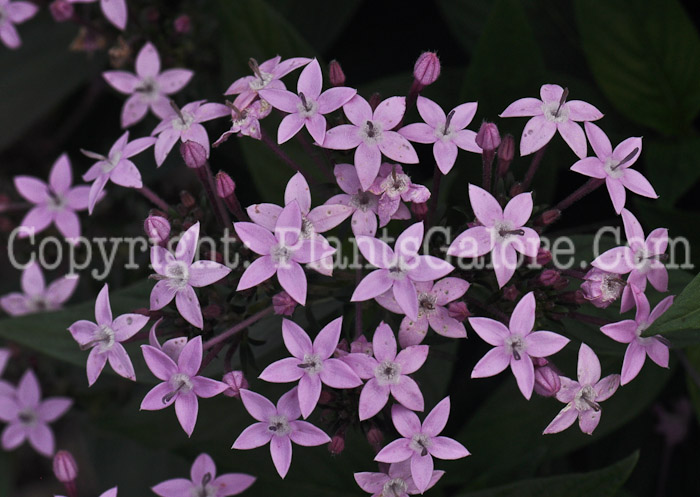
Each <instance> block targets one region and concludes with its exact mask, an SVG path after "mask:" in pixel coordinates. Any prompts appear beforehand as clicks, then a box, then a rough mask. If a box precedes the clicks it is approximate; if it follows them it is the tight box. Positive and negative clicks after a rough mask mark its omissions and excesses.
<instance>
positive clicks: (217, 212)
mask: <svg viewBox="0 0 700 497" xmlns="http://www.w3.org/2000/svg"><path fill="white" fill-rule="evenodd" d="M195 172H196V173H197V177H198V178H199V181H200V182H201V183H202V186H203V187H204V192H205V193H206V195H207V198H208V199H209V203H210V204H211V205H212V207H213V208H214V216H216V220H217V221H218V222H219V225H221V227H222V228H223V229H227V228H228V227H229V226H231V218H230V217H229V215H228V211H227V210H226V208H225V207H224V203H223V201H222V200H221V198H219V196H218V195H217V194H216V184H215V183H214V175H213V174H212V172H211V168H210V167H209V162H205V163H204V164H203V165H202V166H201V167H197V168H195Z"/></svg>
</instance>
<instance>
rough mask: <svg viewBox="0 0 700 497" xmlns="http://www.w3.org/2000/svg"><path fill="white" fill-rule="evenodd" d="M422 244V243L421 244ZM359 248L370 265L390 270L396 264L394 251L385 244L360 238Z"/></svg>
mask: <svg viewBox="0 0 700 497" xmlns="http://www.w3.org/2000/svg"><path fill="white" fill-rule="evenodd" d="M419 243H420V242H419ZM357 247H358V248H359V249H360V252H361V253H362V255H363V256H364V257H365V259H367V260H368V261H369V263H370V264H372V265H373V266H376V267H378V268H388V267H389V266H390V265H391V264H392V263H393V262H394V258H395V256H394V251H393V250H392V249H391V247H389V245H387V244H386V243H385V242H383V241H381V240H379V239H378V238H374V237H370V236H358V237H357Z"/></svg>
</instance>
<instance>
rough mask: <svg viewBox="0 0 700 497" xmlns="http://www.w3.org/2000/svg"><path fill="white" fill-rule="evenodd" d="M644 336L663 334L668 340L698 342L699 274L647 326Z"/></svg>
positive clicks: (699, 336)
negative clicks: (662, 312)
mask: <svg viewBox="0 0 700 497" xmlns="http://www.w3.org/2000/svg"><path fill="white" fill-rule="evenodd" d="M643 335H644V336H653V335H663V336H665V337H666V338H668V339H669V340H671V341H673V342H676V340H682V341H683V342H684V343H689V342H693V343H700V274H698V275H696V276H695V278H693V281H691V282H690V283H689V284H688V286H687V287H685V290H683V291H682V292H681V294H680V295H678V296H677V297H676V298H675V300H674V302H673V305H672V306H671V307H670V309H668V310H667V311H666V312H665V313H664V314H662V315H661V317H660V318H659V319H657V320H656V321H654V322H653V323H652V325H651V326H649V328H647V329H646V330H645V331H644V333H643Z"/></svg>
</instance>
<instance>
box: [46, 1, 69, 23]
mask: <svg viewBox="0 0 700 497" xmlns="http://www.w3.org/2000/svg"><path fill="white" fill-rule="evenodd" d="M49 10H50V11H51V15H52V16H53V19H54V21H56V22H66V21H68V20H70V19H71V17H73V13H74V11H75V9H74V8H73V4H72V3H70V2H69V1H68V0H55V1H54V2H51V4H50V5H49Z"/></svg>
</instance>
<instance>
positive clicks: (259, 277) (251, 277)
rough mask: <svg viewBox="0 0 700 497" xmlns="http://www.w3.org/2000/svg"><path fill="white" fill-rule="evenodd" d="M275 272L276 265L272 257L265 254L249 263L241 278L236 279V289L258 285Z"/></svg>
mask: <svg viewBox="0 0 700 497" xmlns="http://www.w3.org/2000/svg"><path fill="white" fill-rule="evenodd" d="M275 272H277V267H276V266H275V263H274V261H273V260H272V257H270V256H269V255H265V256H263V257H260V258H259V259H256V260H254V261H253V262H252V263H250V266H248V268H247V269H246V270H245V271H244V273H243V274H242V275H241V279H240V280H239V281H238V286H237V287H236V290H237V291H238V290H246V289H248V288H252V287H254V286H256V285H259V284H260V283H262V282H263V281H265V280H267V279H269V278H271V277H272V275H273V274H275Z"/></svg>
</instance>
